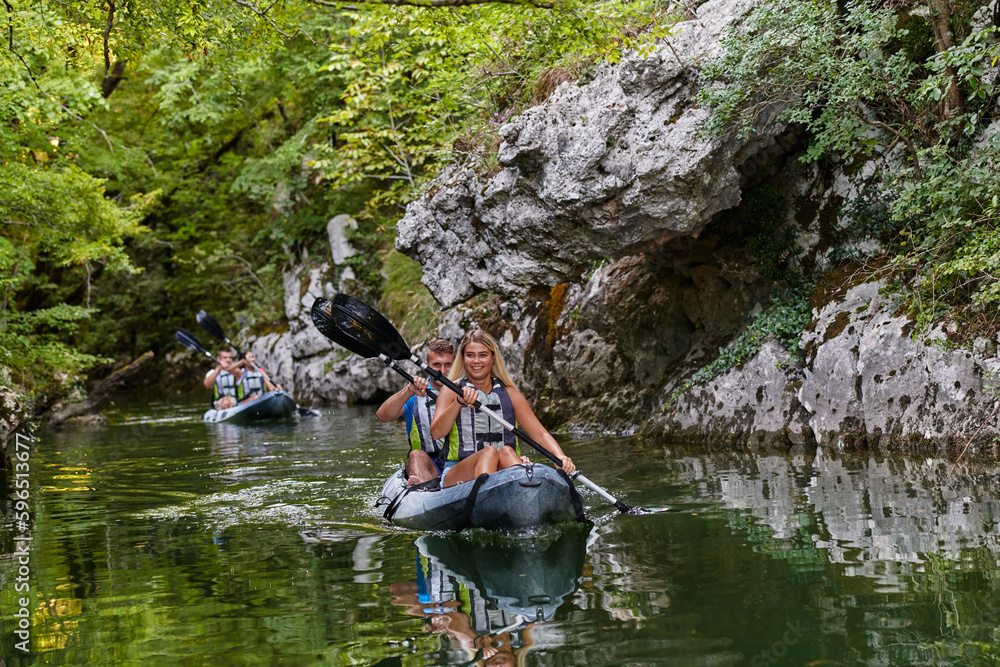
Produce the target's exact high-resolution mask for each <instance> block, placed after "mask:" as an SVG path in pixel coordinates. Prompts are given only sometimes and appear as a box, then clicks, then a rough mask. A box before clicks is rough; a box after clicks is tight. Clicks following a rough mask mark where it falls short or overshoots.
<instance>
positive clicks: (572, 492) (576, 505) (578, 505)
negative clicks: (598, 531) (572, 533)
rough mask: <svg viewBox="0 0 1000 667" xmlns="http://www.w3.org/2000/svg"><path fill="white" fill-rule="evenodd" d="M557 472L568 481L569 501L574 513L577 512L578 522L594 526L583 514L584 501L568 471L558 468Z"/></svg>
mask: <svg viewBox="0 0 1000 667" xmlns="http://www.w3.org/2000/svg"><path fill="white" fill-rule="evenodd" d="M556 471H557V472H558V473H559V474H560V475H562V478H563V479H565V480H566V483H567V484H568V485H569V499H570V501H571V502H572V503H573V511H574V512H576V520H577V521H579V522H580V523H586V524H589V525H591V526H592V525H594V522H593V521H591V520H590V519H588V518H587V517H586V515H584V513H583V500H581V499H580V492H579V491H577V490H576V485H575V484H573V478H572V477H570V476H569V475H568V474H566V471H565V470H563V469H562V468H556Z"/></svg>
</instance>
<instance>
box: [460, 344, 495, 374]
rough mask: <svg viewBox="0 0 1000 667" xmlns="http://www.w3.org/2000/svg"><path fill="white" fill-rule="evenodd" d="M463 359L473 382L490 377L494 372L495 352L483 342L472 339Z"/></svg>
mask: <svg viewBox="0 0 1000 667" xmlns="http://www.w3.org/2000/svg"><path fill="white" fill-rule="evenodd" d="M462 361H463V362H464V364H465V373H466V374H467V375H468V376H469V379H470V380H472V381H473V382H475V381H476V380H482V379H485V378H488V377H490V375H491V373H492V372H493V353H492V352H491V351H490V349H489V348H488V347H486V346H485V345H483V344H482V343H477V342H475V341H472V342H470V343H469V344H468V345H466V346H465V352H464V353H463V356H462Z"/></svg>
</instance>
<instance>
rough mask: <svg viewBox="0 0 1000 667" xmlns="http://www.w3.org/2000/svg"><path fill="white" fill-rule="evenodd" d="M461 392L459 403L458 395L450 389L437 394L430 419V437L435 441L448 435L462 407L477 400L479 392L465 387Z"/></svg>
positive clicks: (473, 388)
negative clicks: (432, 416) (432, 415)
mask: <svg viewBox="0 0 1000 667" xmlns="http://www.w3.org/2000/svg"><path fill="white" fill-rule="evenodd" d="M462 391H463V394H462V399H461V401H460V400H459V397H458V394H456V393H455V392H453V391H452V390H450V389H449V390H448V391H442V392H441V393H440V394H438V397H437V401H436V402H435V403H434V418H433V419H431V437H432V438H434V439H435V440H437V439H439V438H443V437H445V436H446V435H448V433H449V431H451V427H452V426H454V425H455V420H456V419H458V413H459V411H460V410H461V409H462V408H463V407H465V406H466V405H471V404H473V403H475V402H476V401H477V400H479V392H478V391H476V388H475V387H465V388H464V389H463V390H462Z"/></svg>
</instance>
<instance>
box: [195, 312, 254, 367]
mask: <svg viewBox="0 0 1000 667" xmlns="http://www.w3.org/2000/svg"><path fill="white" fill-rule="evenodd" d="M197 319H198V324H199V325H200V326H201V328H202V329H204V330H205V331H207V332H208V333H210V334H212V335H213V336H215V337H216V338H217V339H219V340H221V341H222V342H224V343H225V344H226V345H229V346H230V347H232V348H234V349H235V350H236V354H238V355H239V357H240V358H241V359H242V358H243V351H242V350H241V349H240V348H238V347H236V343H234V342H233V341H231V340H229V337H228V336H226V332H225V331H223V330H222V327H221V326H219V323H218V322H216V321H215V318H214V317H212V316H211V315H209V314H208V313H206V312H205V311H204V310H199V311H198V316H197Z"/></svg>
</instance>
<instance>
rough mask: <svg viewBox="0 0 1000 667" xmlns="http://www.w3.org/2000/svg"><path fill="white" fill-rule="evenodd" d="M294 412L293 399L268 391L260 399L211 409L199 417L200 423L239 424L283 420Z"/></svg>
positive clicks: (283, 392)
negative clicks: (222, 408) (263, 420)
mask: <svg viewBox="0 0 1000 667" xmlns="http://www.w3.org/2000/svg"><path fill="white" fill-rule="evenodd" d="M293 412H295V399H293V398H292V397H291V396H289V395H288V392H285V391H281V390H278V391H269V392H267V393H266V394H264V395H263V396H261V397H260V398H257V399H254V400H252V401H247V402H246V403H240V404H239V405H237V406H236V407H235V408H228V409H226V410H216V409H215V408H212V409H211V410H208V411H207V412H206V413H205V414H204V415H202V416H201V418H202V421H207V422H230V423H233V424H241V423H245V422H252V421H258V420H260V419H283V418H285V417H290V416H291V415H292V413H293Z"/></svg>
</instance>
